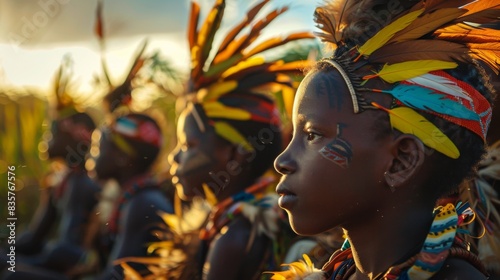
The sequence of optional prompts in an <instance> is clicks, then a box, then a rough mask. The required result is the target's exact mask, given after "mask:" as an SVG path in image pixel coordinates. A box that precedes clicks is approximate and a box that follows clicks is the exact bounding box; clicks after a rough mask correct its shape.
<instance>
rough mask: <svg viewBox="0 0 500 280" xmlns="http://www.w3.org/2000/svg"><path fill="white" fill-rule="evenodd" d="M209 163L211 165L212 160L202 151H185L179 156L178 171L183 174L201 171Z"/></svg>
mask: <svg viewBox="0 0 500 280" xmlns="http://www.w3.org/2000/svg"><path fill="white" fill-rule="evenodd" d="M211 165H213V161H212V160H211V159H210V157H209V155H208V154H206V153H204V152H203V151H198V150H195V151H186V152H185V153H183V155H182V156H181V158H180V162H179V170H178V171H179V172H180V173H182V175H184V176H185V175H189V174H193V173H198V172H203V171H205V170H207V168H209V167H210V166H211Z"/></svg>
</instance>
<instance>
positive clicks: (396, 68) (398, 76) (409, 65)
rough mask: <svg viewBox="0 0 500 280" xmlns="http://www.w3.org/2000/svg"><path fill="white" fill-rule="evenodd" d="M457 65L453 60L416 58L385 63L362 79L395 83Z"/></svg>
mask: <svg viewBox="0 0 500 280" xmlns="http://www.w3.org/2000/svg"><path fill="white" fill-rule="evenodd" d="M457 66H458V64H457V63H455V62H448V61H440V60H416V61H407V62H401V63H396V64H390V65H389V64H386V65H384V67H382V69H381V70H380V71H379V72H377V73H375V74H373V75H366V76H364V77H363V80H369V79H372V78H376V77H379V78H381V79H383V80H384V81H386V82H388V83H391V84H392V83H395V82H399V81H404V80H407V79H411V78H414V77H417V76H420V75H423V74H426V73H428V72H431V71H435V70H443V69H453V68H456V67H457Z"/></svg>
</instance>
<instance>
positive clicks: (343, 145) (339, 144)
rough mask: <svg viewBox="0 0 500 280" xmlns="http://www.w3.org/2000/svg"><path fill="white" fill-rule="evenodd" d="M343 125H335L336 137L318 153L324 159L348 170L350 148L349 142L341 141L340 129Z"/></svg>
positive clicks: (350, 155)
mask: <svg viewBox="0 0 500 280" xmlns="http://www.w3.org/2000/svg"><path fill="white" fill-rule="evenodd" d="M343 126H344V124H341V123H339V124H337V137H336V138H335V139H333V141H332V142H330V143H328V144H327V145H326V146H324V147H323V148H321V150H319V153H320V154H321V155H322V156H323V157H324V158H326V159H328V160H330V161H332V162H333V163H335V164H337V165H339V166H340V167H342V168H348V167H349V163H350V162H351V159H352V155H353V153H352V147H351V144H349V142H347V141H346V140H345V139H342V138H341V137H342V135H341V134H342V130H341V129H342V127H343Z"/></svg>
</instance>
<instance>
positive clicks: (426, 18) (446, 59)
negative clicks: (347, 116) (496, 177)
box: [315, 0, 500, 158]
mask: <svg viewBox="0 0 500 280" xmlns="http://www.w3.org/2000/svg"><path fill="white" fill-rule="evenodd" d="M497 2H498V1H490V0H477V1H473V0H446V1H445V0H422V1H420V2H418V3H416V4H414V5H413V6H412V7H403V6H399V7H394V6H391V4H390V3H387V1H377V0H373V1H352V0H343V1H337V2H336V4H335V5H333V4H331V3H327V4H326V5H324V6H323V7H319V8H317V9H316V13H315V19H316V22H317V24H318V27H319V28H320V29H321V30H322V33H320V34H319V37H320V38H322V40H323V41H325V42H326V43H328V44H331V45H332V46H333V47H334V49H335V48H336V51H335V55H334V56H333V57H331V58H328V59H324V60H323V61H324V62H322V63H327V64H329V65H333V66H334V67H335V68H336V69H339V72H340V73H341V74H342V77H343V79H344V80H345V82H346V84H347V86H348V87H349V92H350V94H351V97H352V99H353V108H354V112H355V113H358V112H362V111H363V110H365V109H381V110H384V111H386V112H388V113H389V117H390V119H391V123H392V125H393V127H395V128H396V129H398V130H401V131H403V132H404V133H410V134H414V135H416V136H417V137H419V138H420V139H421V140H422V141H423V142H424V143H425V144H426V145H427V146H429V147H431V148H434V149H436V150H437V151H439V152H441V153H443V154H445V155H447V156H449V157H451V158H457V157H458V154H459V153H458V150H457V148H456V147H455V145H454V144H453V142H451V140H450V139H448V137H447V136H446V135H445V134H444V133H442V132H441V131H439V135H440V136H439V138H440V139H441V140H440V143H439V145H436V143H433V142H432V141H431V142H430V141H428V139H427V138H429V137H427V136H426V135H427V134H429V131H430V130H434V128H435V127H432V129H431V128H430V126H429V122H428V121H427V120H425V118H423V116H421V115H420V114H419V113H417V111H416V110H419V111H421V112H427V113H430V114H434V115H438V116H439V117H443V118H445V119H447V120H448V121H450V122H453V123H455V124H458V125H461V126H463V127H466V128H467V129H469V130H471V131H473V132H474V133H476V134H478V135H479V136H480V137H482V138H483V140H484V139H485V136H486V131H487V127H488V124H489V120H490V118H491V105H490V104H489V102H488V101H487V100H486V99H485V98H484V97H483V96H482V95H481V94H479V93H478V92H477V90H476V89H474V88H473V87H472V86H470V85H468V84H466V83H464V82H462V81H458V80H456V79H454V78H453V77H451V76H449V75H448V74H446V73H445V72H443V71H441V70H446V69H454V68H456V67H458V65H459V63H462V62H465V63H471V64H476V63H475V61H474V60H476V59H477V60H481V61H483V62H484V63H485V64H486V65H488V66H489V67H490V68H491V69H492V70H493V71H494V72H496V73H498V72H499V70H500V43H499V42H498V38H500V31H499V30H494V29H488V28H480V27H477V26H478V25H479V24H484V23H491V22H498V21H499V20H500V4H498V3H497ZM408 3H409V2H408ZM399 5H407V3H406V2H402V3H400V4H399ZM384 8H386V9H385V10H383V12H384V15H385V16H387V18H385V19H384V20H383V21H380V20H378V21H377V15H376V14H377V13H376V12H375V11H380V10H381V9H384ZM346 10H347V11H349V14H347V15H345V11H346ZM370 11H371V12H373V14H370ZM374 27H375V28H376V27H378V30H374ZM332 61H334V62H335V63H332ZM335 65H336V66H335ZM360 69H363V71H364V72H363V73H362V71H359V70H360ZM366 69H371V70H372V72H373V73H374V74H371V75H367V74H366ZM430 72H432V73H430ZM436 73H439V74H436ZM435 74H436V75H435ZM426 75H427V76H426ZM423 76H425V77H426V78H421V77H423ZM374 78H379V79H381V80H383V81H385V82H387V83H389V84H394V85H398V84H401V85H400V86H398V87H397V90H396V92H393V94H392V97H393V99H394V104H395V105H396V106H407V107H411V108H413V109H416V110H413V109H410V110H411V111H409V110H397V109H386V108H383V107H381V106H375V105H374V104H373V103H372V102H368V101H367V100H365V95H364V94H362V93H361V92H362V91H374V92H385V93H388V92H387V91H381V90H379V89H371V88H366V87H365V84H366V81H367V80H369V79H374ZM437 81H444V82H445V85H447V86H439V85H436V82H437ZM407 85H411V86H407ZM450 87H451V88H450ZM457 87H458V88H461V90H458V91H457ZM395 88H396V87H395ZM409 91H411V93H412V94H408V95H404V94H405V93H407V92H409ZM429 91H430V93H429ZM419 94H420V95H419ZM417 96H418V97H417ZM450 103H453V104H450ZM450 105H453V106H450ZM436 106H437V107H436ZM447 106H448V107H449V108H451V107H453V108H457V109H458V110H457V111H456V112H455V111H454V110H447V111H443V112H436V111H435V109H436V108H440V107H443V108H444V107H447ZM479 107H481V108H480V109H479ZM471 110H473V111H474V112H473V113H474V114H476V115H475V117H474V118H471V117H470V115H469V114H466V113H469V112H470V111H471ZM466 115H467V116H468V117H467V118H464V116H466ZM405 118H406V120H405ZM464 123H466V124H464ZM418 125H421V126H422V127H420V128H417V127H416V126H418ZM409 127H411V128H409ZM423 138H426V139H423Z"/></svg>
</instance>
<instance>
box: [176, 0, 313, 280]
mask: <svg viewBox="0 0 500 280" xmlns="http://www.w3.org/2000/svg"><path fill="white" fill-rule="evenodd" d="M268 2H270V1H268V0H264V1H260V2H259V3H257V4H256V5H255V6H254V7H253V8H252V9H251V10H249V11H248V13H247V16H246V17H245V18H244V19H243V20H242V21H241V22H239V23H237V24H236V25H235V26H234V27H233V28H232V29H231V30H230V31H229V32H228V33H227V35H226V36H225V38H223V41H222V43H221V44H220V45H219V46H213V45H212V42H213V40H214V37H215V34H216V33H217V30H218V28H219V25H220V24H221V21H222V18H223V13H224V9H225V1H223V0H217V1H215V4H214V7H213V9H212V10H211V11H210V13H209V14H208V16H207V18H206V19H205V21H204V22H203V24H202V25H201V27H200V28H198V17H199V13H200V7H199V5H198V4H197V3H196V2H192V4H191V17H190V22H189V28H188V39H189V44H190V49H191V56H192V57H191V59H192V61H191V73H190V81H189V83H190V84H189V85H190V88H189V94H187V96H186V99H187V102H186V104H187V106H186V107H185V109H184V110H183V111H182V113H181V114H180V116H179V120H178V122H177V125H178V132H177V138H178V144H177V147H176V149H175V150H174V151H172V153H171V155H170V162H171V165H172V167H171V170H170V172H171V174H172V175H173V176H174V177H173V183H174V184H176V185H177V190H178V193H179V195H180V196H181V197H182V198H183V199H185V200H190V199H192V198H194V197H202V198H205V199H206V200H207V201H209V202H210V203H213V204H214V208H213V211H212V212H211V213H210V215H209V219H208V221H207V224H206V227H205V228H203V229H202V230H201V236H200V238H201V240H202V241H201V243H202V244H201V247H200V252H199V256H198V265H199V268H198V269H197V270H198V271H197V274H198V275H197V276H195V277H198V278H201V277H203V278H204V279H256V278H257V277H260V275H261V273H262V271H263V269H265V268H266V267H268V266H271V267H273V266H275V265H279V263H278V262H277V261H276V260H275V257H279V255H280V254H281V253H280V252H279V251H280V250H283V249H285V248H283V247H281V245H280V242H281V240H282V237H283V236H284V235H281V234H282V232H281V230H282V228H281V227H280V226H281V225H282V224H281V223H283V225H286V223H284V222H286V219H285V220H283V219H282V215H283V214H284V212H283V211H282V210H281V209H279V207H278V206H277V203H276V199H277V196H276V194H275V193H274V191H273V190H274V187H273V181H274V179H275V176H273V175H269V174H267V173H266V171H268V170H269V169H270V168H271V167H272V163H273V160H274V158H275V157H276V156H277V155H278V154H279V153H280V152H281V150H282V137H281V124H280V116H279V113H278V108H277V105H276V103H275V102H274V100H273V98H272V97H271V94H272V93H273V92H278V91H283V92H285V91H286V94H289V93H290V91H292V92H291V94H292V95H293V92H294V81H293V79H292V77H291V75H289V74H298V75H300V74H301V72H300V70H299V68H300V67H303V66H304V65H305V64H306V62H305V61H291V62H284V61H282V60H281V59H267V60H266V59H265V58H264V57H263V56H261V53H262V52H264V51H266V50H277V49H278V47H280V46H282V45H284V44H285V43H287V42H289V41H292V40H299V39H307V38H313V36H312V34H310V33H308V32H303V33H293V34H291V35H288V36H284V37H273V38H270V39H268V40H265V41H261V42H260V44H252V43H253V42H255V41H256V39H257V38H258V37H260V36H259V34H260V32H261V31H262V30H263V29H264V28H265V27H266V26H267V25H268V24H269V23H271V22H272V21H273V20H274V19H275V18H277V17H278V16H280V15H281V14H282V13H284V12H285V11H286V10H287V8H279V9H276V10H273V11H271V12H270V13H269V14H267V15H264V16H263V17H262V19H258V17H259V16H258V13H259V12H260V11H261V9H262V8H263V7H264V6H265V5H266V4H268ZM211 49H214V50H215V53H211V54H209V53H210V50H211ZM209 56H210V59H209ZM290 233H291V231H290ZM202 270H203V272H202ZM202 274H203V276H202Z"/></svg>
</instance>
